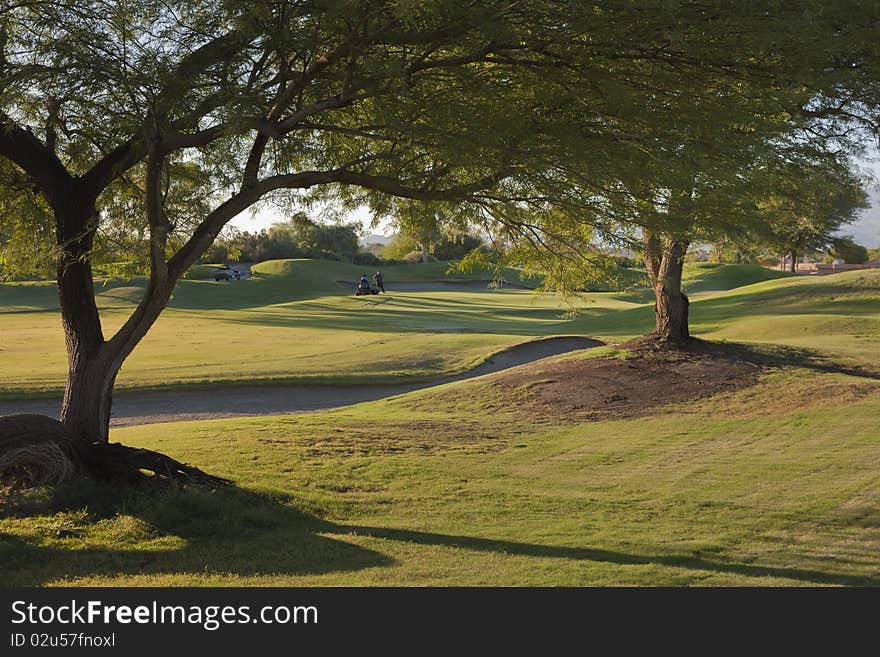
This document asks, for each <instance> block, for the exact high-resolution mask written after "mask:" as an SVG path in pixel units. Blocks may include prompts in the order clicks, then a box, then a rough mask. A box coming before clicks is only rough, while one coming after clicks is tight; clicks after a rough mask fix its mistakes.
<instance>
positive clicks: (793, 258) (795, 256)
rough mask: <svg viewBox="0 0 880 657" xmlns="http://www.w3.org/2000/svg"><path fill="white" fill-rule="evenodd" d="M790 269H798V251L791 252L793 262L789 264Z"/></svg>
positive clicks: (792, 270)
mask: <svg viewBox="0 0 880 657" xmlns="http://www.w3.org/2000/svg"><path fill="white" fill-rule="evenodd" d="M788 270H789V271H790V272H796V271H797V251H792V252H791V263H790V264H789V266H788Z"/></svg>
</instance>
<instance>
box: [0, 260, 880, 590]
mask: <svg viewBox="0 0 880 657" xmlns="http://www.w3.org/2000/svg"><path fill="white" fill-rule="evenodd" d="M445 268H446V265H444V264H442V263H436V264H430V265H424V266H423V265H411V266H405V267H399V268H387V269H385V270H384V271H385V279H386V288H387V289H388V294H387V295H378V296H369V297H355V296H354V294H353V289H352V288H351V286H348V285H346V284H345V283H339V282H338V281H344V282H346V281H355V280H357V277H358V276H359V275H360V274H361V273H362V269H363V268H361V267H358V266H352V265H347V264H343V263H337V262H325V261H306V260H295V261H271V262H267V263H262V264H260V265H257V266H255V267H254V268H253V272H254V276H253V277H252V278H249V279H247V280H242V281H237V282H230V283H218V282H214V281H213V280H198V279H189V280H186V281H184V282H182V283H181V285H180V287H179V288H178V290H177V292H176V293H175V296H174V299H173V301H172V303H171V305H170V307H169V309H168V310H167V312H166V313H164V314H163V316H162V317H161V318H160V320H159V322H158V323H157V325H156V326H155V328H154V329H153V330H152V331H151V333H150V334H149V335H148V336H147V338H146V339H145V340H144V342H143V343H142V344H141V345H140V346H139V347H138V348H137V350H136V351H135V352H134V354H133V355H132V357H131V358H130V359H129V361H128V362H127V363H126V365H125V366H124V368H123V370H122V374H121V375H120V378H119V387H120V388H125V389H130V390H131V389H138V388H144V389H152V388H168V389H173V388H174V387H178V386H179V387H189V388H192V387H196V388H198V387H204V388H205V390H206V391H210V390H211V389H212V387H214V386H225V385H228V384H240V383H249V384H252V383H266V384H269V383H326V384H341V383H345V384H352V383H355V384H362V385H368V384H373V383H376V384H379V383H386V382H400V381H409V380H422V379H425V378H432V377H438V376H441V375H447V374H452V373H456V372H460V371H463V370H465V369H467V368H469V367H472V366H473V365H475V364H476V363H479V362H480V361H481V360H483V359H485V358H486V357H487V355H489V354H491V353H493V352H494V351H497V350H498V349H501V348H503V347H506V346H510V345H513V344H517V343H520V342H524V341H527V340H531V339H535V338H540V337H545V336H552V335H583V336H589V337H592V338H596V339H599V340H602V341H603V342H605V343H606V346H603V347H597V348H594V349H588V350H584V351H577V352H573V353H570V354H565V355H562V356H556V357H552V358H549V359H545V360H541V361H536V362H534V363H530V364H527V365H523V366H520V367H518V368H514V369H512V370H509V371H507V372H502V373H496V374H490V375H487V376H483V377H478V378H474V379H470V380H464V381H457V382H453V383H446V384H443V385H438V386H434V387H430V388H426V389H423V390H418V391H415V392H410V393H407V394H402V395H398V396H394V397H391V398H389V399H383V400H379V401H372V402H367V403H362V404H357V405H354V406H348V407H345V408H340V409H335V410H329V411H320V412H315V413H305V414H300V415H287V416H265V417H254V418H242V419H222V420H205V421H198V422H178V423H164V424H151V425H144V426H136V427H128V428H117V429H113V431H112V433H111V440H113V441H119V442H122V443H124V444H126V445H131V446H136V447H145V448H150V449H154V450H158V451H160V452H163V453H166V454H168V455H170V456H172V457H174V458H176V459H179V460H181V461H184V462H186V463H192V464H195V465H198V466H199V467H200V468H202V469H203V470H205V471H206V472H209V473H212V474H216V475H219V476H222V477H226V478H229V479H231V480H233V481H234V482H235V484H236V486H235V487H233V488H229V489H223V488H220V489H217V490H207V489H202V488H198V487H194V488H189V489H170V490H168V491H164V492H155V491H153V492H143V491H125V490H118V489H110V488H109V487H108V488H107V489H104V488H102V486H101V484H98V483H93V484H87V483H83V482H78V483H74V484H69V485H66V486H61V487H59V488H58V489H54V490H48V489H40V490H36V491H31V492H29V493H26V494H21V495H19V496H17V497H16V498H15V500H11V501H9V502H8V503H7V505H6V506H7V508H8V511H7V512H6V513H4V515H3V517H2V518H0V559H2V560H3V563H4V579H5V581H6V583H7V585H71V584H77V585H125V586H130V585H137V586H178V585H197V586H208V585H211V586H213V585H231V586H249V585H266V586H275V585H284V586H303V585H354V586H361V585H369V586H374V585H375V586H378V585H382V586H388V585H391V586H397V585H404V586H406V585H429V586H433V585H443V586H445V585H534V586H546V585H569V586H581V585H662V586H666V585H747V586H753V585H762V586H763V585H767V586H801V585H805V586H815V585H872V586H878V585H880V558H878V556H877V555H878V554H880V433H878V429H877V417H878V416H880V271H877V270H873V271H871V270H866V271H859V272H850V273H843V274H837V275H833V276H826V277H793V276H787V275H785V274H781V273H780V272H773V271H770V270H766V269H762V268H760V267H755V266H749V265H708V264H699V263H697V264H689V265H688V266H687V268H686V272H685V280H686V290H687V291H688V293H689V295H690V297H691V306H690V318H691V331H692V333H693V334H694V335H695V336H696V337H699V338H702V339H704V340H707V341H710V342H711V343H712V344H713V345H714V346H713V347H712V349H718V350H721V351H719V352H718V353H721V354H722V355H721V356H715V355H713V356H712V358H711V359H709V360H699V359H694V360H693V361H691V360H687V361H682V362H677V361H676V362H674V363H672V365H671V366H670V371H671V372H672V374H670V375H669V376H668V377H665V378H656V379H655V378H653V377H654V373H655V372H656V371H657V370H656V368H653V369H652V363H655V359H656V358H663V357H662V356H656V355H651V354H648V355H645V354H641V353H639V352H638V350H637V349H635V348H634V347H631V346H621V345H622V344H623V343H625V342H626V341H628V340H630V339H631V338H634V337H636V336H639V335H642V334H645V333H647V332H648V331H650V330H651V329H652V327H653V312H652V305H651V302H650V301H649V300H648V296H647V295H646V294H645V293H644V292H643V291H642V290H638V289H633V290H623V291H619V292H602V293H587V294H584V295H582V296H580V297H578V298H577V299H562V298H559V297H556V296H552V295H544V294H539V293H535V292H533V291H531V290H528V289H520V288H510V287H505V288H501V289H490V288H485V287H483V286H481V285H478V284H465V283H457V284H447V285H438V284H437V281H443V280H446V277H445V275H444V272H445ZM367 273H372V272H369V271H368V272H367ZM510 277H511V279H513V278H514V277H515V273H513V272H512V273H511V276H510ZM472 278H473V279H474V280H483V279H485V278H487V275H486V273H485V272H477V273H475V274H473V275H472ZM419 281H422V282H424V283H425V285H424V289H422V290H420V289H418V286H416V285H410V286H408V287H407V289H405V290H400V291H396V290H395V283H396V282H400V283H403V282H409V283H414V282H419ZM520 282H522V281H520ZM142 286H143V281H139V280H132V281H127V282H125V281H111V282H108V283H106V284H102V287H101V292H100V294H99V300H100V301H99V302H100V304H101V308H102V311H103V313H104V316H105V317H106V320H105V321H106V325H107V327H108V328H107V330H108V332H109V331H110V330H112V329H113V328H115V327H116V326H118V325H119V324H120V323H121V322H122V321H123V319H124V317H125V315H126V313H128V312H130V311H131V309H132V307H133V304H134V303H135V302H136V300H137V295H138V293H139V292H140V290H141V288H142ZM54 294H55V288H54V285H53V284H51V283H12V284H4V285H0V331H2V333H0V335H2V341H0V349H2V351H0V357H2V362H3V368H2V371H0V392H2V395H3V396H4V397H6V398H7V399H14V398H22V397H29V396H35V395H55V394H57V393H58V391H59V390H60V389H61V388H62V387H63V381H64V375H65V368H66V363H65V355H64V348H63V337H62V334H61V330H60V326H59V318H58V313H57V302H56V300H55V297H54ZM725 349H728V350H732V349H736V350H738V351H736V353H737V354H738V356H737V363H738V364H737V366H736V367H737V368H739V369H735V370H734V369H724V370H721V369H713V368H716V366H717V367H720V366H721V365H723V364H724V363H726V362H727V360H729V359H727V356H725V355H724V354H726V353H728V352H726V351H724V350H725ZM713 353H714V352H713ZM730 353H733V352H732V351H731V352H730ZM732 367H733V366H731V368H732ZM618 377H619V378H618ZM681 382H683V383H687V384H688V385H689V386H690V388H689V389H688V390H689V391H690V392H687V391H686V392H683V393H682V394H681V395H679V396H675V395H672V394H671V391H673V390H674V389H676V388H677V387H679V384H680V383H681ZM618 383H619V386H620V387H619V388H615V385H617V384H618ZM592 389H596V390H599V392H598V393H595V394H594V393H593V392H591V390H592ZM640 390H642V391H647V392H646V394H644V395H642V397H639V394H640V393H639V391H640ZM560 391H562V392H564V393H565V395H562V392H560ZM572 391H574V392H572ZM655 392H656V394H654V393H655ZM667 392H669V393H670V394H669V395H667V394H666V393H667ZM664 395H666V396H664ZM637 397H638V399H640V400H641V401H639V402H638V403H636V402H634V401H633V400H634V399H636V398H637ZM651 397H656V399H657V400H659V401H656V402H651V401H650V399H649V400H648V401H645V399H644V398H651Z"/></svg>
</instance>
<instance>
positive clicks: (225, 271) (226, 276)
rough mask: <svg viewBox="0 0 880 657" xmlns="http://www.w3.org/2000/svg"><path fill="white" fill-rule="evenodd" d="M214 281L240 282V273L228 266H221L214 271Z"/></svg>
mask: <svg viewBox="0 0 880 657" xmlns="http://www.w3.org/2000/svg"><path fill="white" fill-rule="evenodd" d="M214 280H215V281H238V280H241V272H240V271H238V270H237V269H233V268H232V267H230V266H229V265H221V266H220V267H217V268H216V269H215V270H214Z"/></svg>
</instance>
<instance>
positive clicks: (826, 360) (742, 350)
mask: <svg viewBox="0 0 880 657" xmlns="http://www.w3.org/2000/svg"><path fill="white" fill-rule="evenodd" d="M687 350H688V351H692V352H693V353H698V354H699V353H704V354H707V355H712V356H716V357H721V358H726V359H729V360H738V361H742V362H751V363H754V364H755V365H759V366H763V367H772V368H792V367H800V368H803V369H806V370H810V371H812V372H815V373H817V374H846V375H848V376H857V377H862V378H866V379H873V380H880V372H878V371H876V370H874V369H868V368H864V367H858V366H855V365H848V364H845V363H839V362H837V361H834V360H832V359H831V358H830V357H829V356H828V355H827V354H823V353H821V352H818V351H813V350H811V349H805V348H799V347H789V346H785V345H777V344H764V343H762V344H748V343H743V342H713V341H706V340H694V341H693V343H692V344H691V345H689V346H688V347H687Z"/></svg>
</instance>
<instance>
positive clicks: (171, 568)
mask: <svg viewBox="0 0 880 657" xmlns="http://www.w3.org/2000/svg"><path fill="white" fill-rule="evenodd" d="M288 502H289V500H287V499H284V498H278V499H273V498H270V497H268V496H266V495H261V494H257V493H251V492H248V491H243V490H240V489H234V488H233V489H221V490H216V491H208V490H204V489H198V488H194V489H189V490H177V489H172V490H165V491H132V490H128V491H125V490H123V491H118V490H116V491H109V490H108V489H106V488H104V487H102V486H97V485H82V484H79V485H78V486H74V487H67V488H62V489H59V490H58V491H57V492H56V494H55V495H54V498H53V499H51V500H49V501H48V502H44V504H48V505H49V506H50V507H51V508H48V509H47V508H42V509H40V510H39V511H40V512H41V513H47V512H48V513H51V512H53V511H54V512H56V513H59V512H61V513H62V515H55V516H46V524H45V525H36V527H35V531H33V532H32V533H31V535H30V536H29V537H28V538H27V539H25V538H22V537H20V536H16V535H12V534H0V561H2V563H3V570H4V585H6V586H35V585H41V584H46V583H57V582H58V581H64V580H68V581H69V580H74V579H76V578H81V577H101V576H108V577H114V576H147V577H149V576H151V575H155V576H161V575H173V576H178V577H181V576H182V577H186V576H187V575H192V577H193V580H194V582H193V583H196V584H198V583H199V582H198V579H201V578H204V577H206V576H207V577H210V576H212V575H216V576H217V578H218V579H222V578H224V577H228V576H234V575H241V576H260V575H265V576H270V577H272V576H275V577H278V576H284V575H320V574H324V573H334V572H351V571H357V570H362V569H366V568H376V567H387V566H390V565H392V564H393V563H394V560H393V559H392V558H391V557H389V556H387V555H384V554H382V553H380V552H376V551H374V550H370V549H366V548H363V547H359V546H355V545H351V544H350V543H346V542H343V541H341V540H336V539H334V538H331V537H329V536H326V535H327V534H330V535H334V534H335V535H340V536H341V535H345V534H357V535H359V536H365V537H371V538H378V539H384V540H391V541H400V542H404V543H408V544H417V545H426V546H444V547H455V548H461V549H464V550H472V551H477V552H492V553H497V554H503V555H515V556H526V557H537V558H551V559H570V560H575V561H592V562H597V563H606V564H618V565H621V566H664V567H668V568H677V569H682V570H690V571H695V572H699V573H718V574H727V575H739V576H743V577H752V578H771V577H772V578H779V579H785V580H790V581H795V582H802V583H804V584H811V585H816V584H837V585H846V586H878V585H880V578H876V577H870V576H859V575H848V574H843V573H834V572H825V571H823V570H818V569H807V568H795V567H786V566H773V565H766V566H764V565H756V564H750V563H739V562H736V561H724V560H720V559H714V560H713V559H707V558H705V557H704V556H702V555H699V554H693V553H689V554H631V553H626V552H617V551H612V550H603V549H595V548H589V547H564V546H552V545H540V544H533V543H521V542H514V541H505V540H494V539H490V538H480V537H474V536H458V535H449V534H439V533H431V532H423V531H413V530H407V529H394V528H386V527H367V526H360V525H342V524H335V523H331V522H328V521H325V520H322V519H321V518H318V517H316V516H314V515H311V514H308V513H304V512H302V511H299V510H297V509H294V508H292V507H291V506H289V505H288ZM86 508H88V511H86V510H85V509H86ZM36 511H37V509H35V508H33V507H29V506H27V505H22V504H19V505H18V506H16V505H9V504H6V505H4V509H3V512H4V515H16V513H17V515H21V516H27V515H36V513H35V512H36ZM65 511H67V513H63V512H65ZM322 534H323V535H322ZM101 543H110V544H112V545H113V547H112V548H108V547H102V546H101V545H100V544H101ZM126 543H129V544H130V545H131V549H126V547H125V545H126ZM169 543H176V545H174V544H169ZM147 583H149V582H147ZM140 584H143V582H141V583H140Z"/></svg>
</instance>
